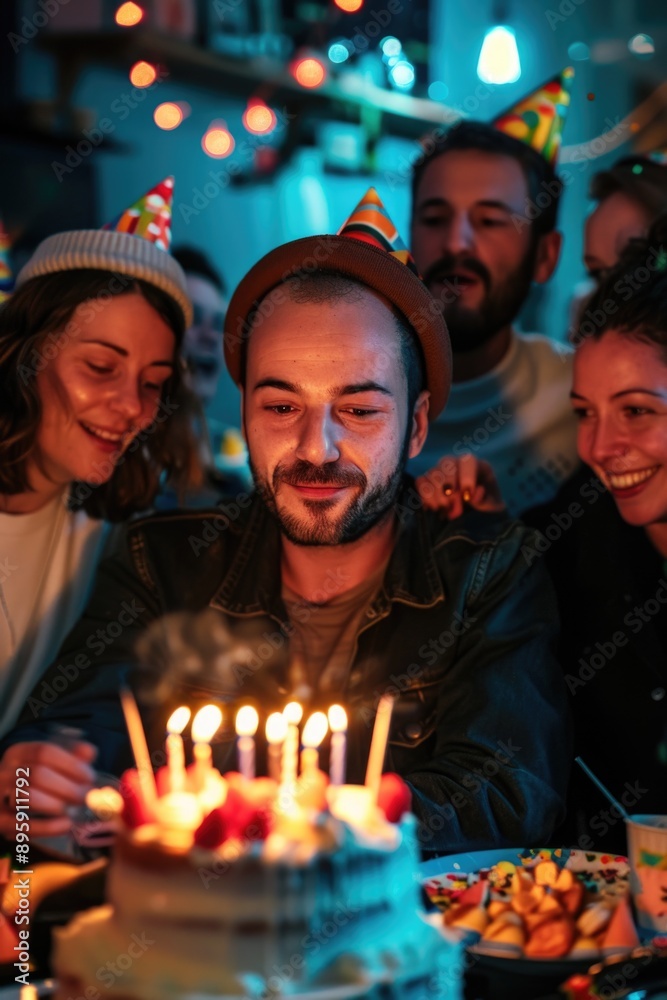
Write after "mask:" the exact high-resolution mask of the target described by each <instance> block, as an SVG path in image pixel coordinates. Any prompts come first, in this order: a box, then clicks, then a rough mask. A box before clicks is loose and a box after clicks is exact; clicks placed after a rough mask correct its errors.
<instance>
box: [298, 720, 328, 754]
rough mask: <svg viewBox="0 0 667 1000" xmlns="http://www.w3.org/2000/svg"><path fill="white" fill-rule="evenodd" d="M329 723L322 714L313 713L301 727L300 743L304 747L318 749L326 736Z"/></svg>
mask: <svg viewBox="0 0 667 1000" xmlns="http://www.w3.org/2000/svg"><path fill="white" fill-rule="evenodd" d="M328 728H329V723H328V722H327V717H326V715H325V714H324V712H314V713H313V714H312V715H311V717H310V718H309V719H308V722H307V723H306V724H305V726H304V727H303V734H302V736H301V742H302V743H303V745H304V746H305V747H313V748H314V747H318V746H319V745H320V743H321V742H322V740H323V739H324V737H325V736H326V735H327V729H328Z"/></svg>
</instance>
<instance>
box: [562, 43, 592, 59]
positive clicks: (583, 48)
mask: <svg viewBox="0 0 667 1000" xmlns="http://www.w3.org/2000/svg"><path fill="white" fill-rule="evenodd" d="M567 54H568V56H569V57H570V59H574V61H575V62H585V60H586V59H590V56H591V50H590V49H589V47H588V46H587V45H586V42H572V45H570V46H569V47H568V50H567Z"/></svg>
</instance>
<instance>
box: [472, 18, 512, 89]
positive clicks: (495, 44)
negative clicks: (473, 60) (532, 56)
mask: <svg viewBox="0 0 667 1000" xmlns="http://www.w3.org/2000/svg"><path fill="white" fill-rule="evenodd" d="M477 76H478V77H479V78H480V80H481V81H482V82H483V83H495V84H503V83H515V82H516V81H517V80H518V79H519V77H520V76H521V61H520V59H519V50H518V48H517V44H516V36H515V34H514V31H513V30H512V28H508V27H506V26H505V25H503V24H499V25H496V27H495V28H492V29H491V30H490V31H487V33H486V35H485V37H484V41H483V42H482V50H481V52H480V54H479V61H478V63H477Z"/></svg>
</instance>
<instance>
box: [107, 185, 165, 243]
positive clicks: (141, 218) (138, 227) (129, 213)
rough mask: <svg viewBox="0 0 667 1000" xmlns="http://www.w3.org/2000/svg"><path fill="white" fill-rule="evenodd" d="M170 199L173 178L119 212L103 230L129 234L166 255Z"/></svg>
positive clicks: (156, 186)
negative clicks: (138, 237) (152, 245)
mask: <svg viewBox="0 0 667 1000" xmlns="http://www.w3.org/2000/svg"><path fill="white" fill-rule="evenodd" d="M173 196H174V178H173V177H165V179H164V180H163V181H160V183H159V184H156V185H155V187H153V188H151V189H150V191H147V192H146V194H145V195H144V196H143V197H142V198H140V199H139V201H135V203H134V205H130V207H129V208H126V209H125V211H124V212H121V213H120V215H119V216H117V218H115V219H114V221H113V222H108V223H107V224H106V226H103V227H102V228H103V229H107V230H113V231H115V232H117V233H130V234H131V235H132V236H140V237H141V238H142V239H144V240H148V242H149V243H154V244H155V246H156V247H158V249H159V250H165V251H167V252H169V247H170V245H171V202H172V198H173Z"/></svg>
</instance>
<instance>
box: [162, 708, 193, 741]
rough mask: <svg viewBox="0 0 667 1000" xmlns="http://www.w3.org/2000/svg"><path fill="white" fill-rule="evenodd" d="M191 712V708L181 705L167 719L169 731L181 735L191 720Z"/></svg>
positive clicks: (174, 734) (173, 734)
mask: <svg viewBox="0 0 667 1000" xmlns="http://www.w3.org/2000/svg"><path fill="white" fill-rule="evenodd" d="M191 714H192V713H191V712H190V709H189V708H188V707H187V706H186V705H181V707H180V708H177V709H176V710H175V711H173V712H172V713H171V715H170V716H169V718H168V719H167V732H168V733H171V734H172V736H180V734H181V733H182V732H183V730H184V729H185V727H186V726H187V724H188V722H189V721H190V715H191Z"/></svg>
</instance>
